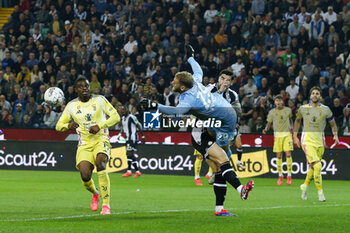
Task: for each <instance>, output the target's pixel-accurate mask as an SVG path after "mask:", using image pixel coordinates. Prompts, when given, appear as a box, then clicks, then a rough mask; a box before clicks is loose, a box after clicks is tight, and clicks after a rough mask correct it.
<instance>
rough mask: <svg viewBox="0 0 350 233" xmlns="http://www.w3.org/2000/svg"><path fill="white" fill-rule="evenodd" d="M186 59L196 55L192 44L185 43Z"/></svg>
mask: <svg viewBox="0 0 350 233" xmlns="http://www.w3.org/2000/svg"><path fill="white" fill-rule="evenodd" d="M185 52H186V59H189V58H190V57H194V49H193V48H192V46H191V45H190V44H187V45H185Z"/></svg>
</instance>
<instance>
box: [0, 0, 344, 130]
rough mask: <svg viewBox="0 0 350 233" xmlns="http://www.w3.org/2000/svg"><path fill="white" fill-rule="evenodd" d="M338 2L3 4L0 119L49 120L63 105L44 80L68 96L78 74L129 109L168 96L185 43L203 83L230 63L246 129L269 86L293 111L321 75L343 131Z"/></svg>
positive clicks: (14, 122)
mask: <svg viewBox="0 0 350 233" xmlns="http://www.w3.org/2000/svg"><path fill="white" fill-rule="evenodd" d="M5 2H6V3H7V4H11V2H16V1H10V2H8V1H5ZM347 2H348V1H341V0H335V1H327V0H323V1H308V0H299V1H296V0H290V1H262V0H252V1H246V0H242V1H233V0H230V1H222V0H216V1H215V0H213V1H204V0H200V1H197V0H184V1H178V0H177V1H174V0H173V1H170V0H169V1H168V0H162V1H155V0H148V1H142V0H141V1H136V0H113V1H112V0H95V1H92V0H73V1H68V0H57V1H50V0H32V1H30V0H19V1H17V3H16V4H15V5H13V6H11V5H6V7H13V12H12V14H11V15H10V16H9V17H8V21H7V22H6V23H5V24H4V25H3V26H2V28H1V30H2V32H1V35H0V113H1V119H0V127H2V128H53V126H54V125H55V122H56V121H57V120H58V117H59V115H60V113H61V112H62V110H63V109H64V107H65V105H63V106H61V107H60V108H54V109H51V108H50V107H48V106H45V104H44V103H43V94H44V92H45V90H46V89H47V88H48V87H52V86H58V87H59V88H61V89H62V90H63V91H64V93H65V97H66V100H67V101H70V100H72V99H74V98H75V97H76V94H75V93H74V88H73V86H72V85H73V83H74V80H75V79H77V78H78V77H79V76H81V75H83V76H85V77H87V78H88V79H89V80H90V81H91V91H92V92H93V93H95V94H101V95H104V96H105V97H106V98H107V99H108V100H109V101H111V103H112V104H113V106H115V107H117V106H118V105H125V106H126V107H127V109H129V110H130V111H131V112H133V113H134V114H135V115H137V116H138V117H141V116H142V114H141V109H140V108H139V107H138V102H139V101H140V98H141V97H142V96H146V97H148V98H150V99H152V100H154V101H158V102H161V103H163V104H166V105H176V103H177V100H178V95H177V94H176V93H172V92H171V87H170V82H171V80H172V78H173V76H174V74H175V73H176V72H178V71H182V70H188V71H190V70H189V66H188V64H186V61H185V60H184V47H185V44H186V43H190V44H192V45H193V47H194V49H195V50H196V59H197V60H198V61H199V63H200V64H201V66H202V69H203V71H204V75H205V78H204V79H203V83H204V84H205V85H207V84H209V83H213V82H215V80H216V77H217V74H218V73H219V71H220V70H222V69H225V68H229V69H232V70H233V72H234V73H235V76H236V77H235V78H234V81H233V83H232V86H231V88H232V89H233V90H235V91H236V92H237V93H238V94H239V98H240V101H241V103H242V108H243V115H242V119H243V121H242V124H243V125H242V129H243V130H244V132H245V133H250V132H252V133H253V132H254V133H261V131H262V129H263V128H264V127H263V126H262V125H263V124H264V122H265V119H266V116H267V112H268V110H269V109H271V108H272V107H273V97H274V96H275V95H277V94H281V95H282V96H283V97H284V101H285V105H286V106H289V107H290V108H291V109H292V111H293V114H294V116H295V114H296V111H297V109H298V107H299V106H300V105H302V104H304V103H307V101H308V92H309V89H310V88H311V87H312V86H315V85H318V86H320V87H321V88H322V91H323V98H324V103H325V104H326V105H328V106H330V107H331V109H332V111H333V114H334V116H335V118H336V121H337V124H338V128H339V131H340V135H344V134H349V132H350V121H349V115H350V114H349V112H350V104H349V103H350V74H349V72H350V67H349V64H350V54H349V50H350V43H349V42H350V29H349V27H350V11H349V7H350V3H347ZM0 12H1V11H0ZM169 87H170V89H169Z"/></svg>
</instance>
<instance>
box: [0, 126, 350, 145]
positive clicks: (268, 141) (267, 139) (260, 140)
mask: <svg viewBox="0 0 350 233" xmlns="http://www.w3.org/2000/svg"><path fill="white" fill-rule="evenodd" d="M118 134H119V131H111V132H110V141H111V143H115V142H122V141H123V138H121V139H120V138H117V135H118ZM144 134H145V136H146V139H147V144H166V145H191V134H190V133H188V132H182V133H181V132H144ZM241 139H242V144H243V146H245V147H272V146H273V135H258V134H243V135H242V136H241ZM0 140H11V141H12V140H14V141H77V140H78V135H77V134H76V133H75V132H74V131H67V132H57V131H55V130H49V129H3V130H2V134H1V135H0ZM339 140H340V144H339V145H333V144H334V140H333V137H330V136H327V137H326V145H327V147H330V148H343V149H344V148H348V149H350V137H340V138H339Z"/></svg>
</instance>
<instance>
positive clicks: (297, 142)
mask: <svg viewBox="0 0 350 233" xmlns="http://www.w3.org/2000/svg"><path fill="white" fill-rule="evenodd" d="M293 141H294V144H295V145H297V147H299V148H300V141H299V138H298V137H297V136H294V137H293Z"/></svg>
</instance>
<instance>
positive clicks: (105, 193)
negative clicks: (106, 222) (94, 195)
mask: <svg viewBox="0 0 350 233" xmlns="http://www.w3.org/2000/svg"><path fill="white" fill-rule="evenodd" d="M107 161H108V156H107V155H106V154H104V153H98V154H97V156H96V169H97V175H98V181H99V185H100V190H101V197H102V203H103V205H102V211H101V214H103V215H106V214H111V210H110V205H109V204H110V197H111V191H110V180H109V175H108V172H107V171H106V164H107Z"/></svg>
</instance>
